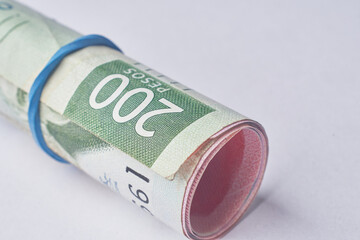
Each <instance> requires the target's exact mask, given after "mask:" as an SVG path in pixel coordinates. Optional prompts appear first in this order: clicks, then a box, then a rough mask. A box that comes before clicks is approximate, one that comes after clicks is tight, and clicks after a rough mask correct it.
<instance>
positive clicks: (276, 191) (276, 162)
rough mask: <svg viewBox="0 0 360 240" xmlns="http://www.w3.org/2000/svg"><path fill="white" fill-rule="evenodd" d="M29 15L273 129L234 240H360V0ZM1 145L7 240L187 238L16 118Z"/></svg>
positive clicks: (1, 122)
mask: <svg viewBox="0 0 360 240" xmlns="http://www.w3.org/2000/svg"><path fill="white" fill-rule="evenodd" d="M22 2H28V3H27V4H31V6H32V7H33V8H35V9H37V10H39V11H41V12H43V13H46V14H47V15H48V16H52V17H53V18H55V19H57V20H58V21H59V22H62V23H64V24H66V25H68V26H72V27H73V28H74V29H76V30H79V31H80V32H82V33H99V34H104V35H105V36H108V37H109V38H111V39H112V40H114V41H115V42H116V43H118V44H119V45H120V46H121V47H122V49H123V50H124V51H125V53H126V54H127V55H129V56H131V57H133V58H135V59H137V60H139V61H141V62H143V63H145V64H147V65H148V66H151V67H152V68H154V69H157V70H159V71H160V72H162V73H164V74H166V75H168V76H170V77H172V78H173V79H176V80H178V81H181V82H182V83H184V84H185V85H188V86H189V87H191V88H193V89H196V90H198V91H200V92H201V93H204V94H205V95H208V96H210V97H212V98H214V99H216V100H218V101H219V102H221V103H223V104H225V105H227V106H230V107H232V108H234V109H236V110H237V111H239V112H241V113H243V114H245V115H247V116H249V117H252V118H254V119H256V120H258V121H260V122H261V123H262V124H263V125H264V126H265V128H266V130H267V133H268V136H269V140H270V157H269V164H268V169H267V172H266V176H265V179H264V182H263V186H262V188H261V190H260V192H259V195H258V196H257V198H256V200H255V202H254V204H253V205H252V207H251V209H250V212H249V213H248V214H247V216H246V218H245V219H244V220H243V221H242V222H241V223H240V224H239V225H238V226H236V227H235V228H234V229H233V230H232V231H231V232H230V233H229V234H228V235H227V236H226V237H225V238H224V239H259V240H263V239H286V240H287V239H292V240H293V239H295V240H296V239H299V240H300V239H301V240H303V239H314V240H315V239H316V240H319V239H326V240H328V239H360V230H359V226H360V210H359V199H360V191H359V183H360V174H359V171H360V161H359V160H360V157H359V156H360V137H359V134H360V2H359V1H358V0H354V1H340V0H339V1H325V0H324V1H320V0H316V1H314V0H305V1H300V0H299V1H287V0H278V1H267V0H261V1H235V0H234V1H228V2H226V3H225V1H217V2H216V3H210V1H201V2H200V1H197V2H196V3H195V1H177V2H175V1H171V2H170V1H155V0H152V1H142V2H140V1H131V2H130V1H123V2H120V1H116V0H112V1H110V0H109V1H85V0H81V1H80V0H78V1H72V0H62V1H45V0H42V1H41V0H32V1H25V0H23V1H22ZM30 2H31V3H30ZM0 133H1V138H0V151H1V160H0V176H1V181H0V239H52V240H56V239H76V240H78V239H183V237H182V236H181V235H180V234H178V233H177V232H174V231H172V230H171V229H170V228H168V227H167V226H165V225H164V224H162V223H160V222H159V221H157V220H154V219H153V218H151V217H148V215H146V214H144V213H143V212H142V211H141V210H139V209H137V208H136V207H134V206H132V204H131V203H128V202H127V201H125V200H123V199H122V198H121V197H120V196H117V195H115V194H114V193H112V192H110V191H109V190H107V189H106V188H105V187H103V186H101V185H100V184H98V183H96V182H95V181H93V180H91V179H90V178H88V177H87V176H86V175H84V174H83V173H81V172H79V171H78V170H76V169H75V168H74V167H71V166H67V165H62V164H59V163H56V162H55V161H53V160H51V159H50V158H49V157H47V156H46V155H45V154H44V153H42V152H41V150H40V149H39V148H38V147H37V146H36V145H35V142H34V141H33V140H32V139H31V137H30V136H29V135H27V134H26V133H24V132H22V131H21V130H19V129H17V128H15V127H13V126H12V125H11V124H10V123H9V122H8V121H6V120H5V119H3V118H0ZM64 203H65V205H66V207H64Z"/></svg>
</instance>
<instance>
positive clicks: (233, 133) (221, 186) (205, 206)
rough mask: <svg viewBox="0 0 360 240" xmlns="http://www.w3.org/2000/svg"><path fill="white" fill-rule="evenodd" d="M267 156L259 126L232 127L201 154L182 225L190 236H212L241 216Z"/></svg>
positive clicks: (252, 195)
mask: <svg viewBox="0 0 360 240" xmlns="http://www.w3.org/2000/svg"><path fill="white" fill-rule="evenodd" d="M266 158H267V139H266V136H265V133H264V132H263V130H262V128H261V126H260V125H259V124H257V123H255V122H250V123H249V122H247V123H245V124H240V125H237V126H233V127H231V128H230V129H228V130H226V131H224V133H223V134H220V137H218V139H217V140H216V142H215V143H214V144H213V145H212V146H211V147H210V149H209V150H207V152H206V153H205V154H204V155H203V158H202V159H201V160H200V162H199V163H198V166H197V169H196V170H195V171H194V173H193V175H192V177H191V179H190V181H189V184H188V187H187V188H188V189H187V190H188V197H187V199H186V201H187V202H186V203H185V204H186V206H185V209H186V210H185V213H184V217H185V220H184V224H185V232H186V233H185V234H187V235H188V237H190V238H193V239H212V238H216V237H219V236H220V235H222V234H224V233H225V232H226V231H227V230H229V229H230V228H231V227H232V226H233V225H234V224H235V223H236V222H237V221H238V220H239V219H240V217H241V216H242V215H243V213H244V212H245V211H246V209H247V207H248V206H249V204H250V203H251V201H252V200H253V198H254V197H255V195H256V192H257V190H258V188H259V186H260V183H261V180H262V177H263V174H264V170H265V165H266Z"/></svg>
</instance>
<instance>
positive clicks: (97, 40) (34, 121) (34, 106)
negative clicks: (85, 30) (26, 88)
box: [28, 35, 122, 163]
mask: <svg viewBox="0 0 360 240" xmlns="http://www.w3.org/2000/svg"><path fill="white" fill-rule="evenodd" d="M89 46H106V47H110V48H112V49H115V50H117V51H120V52H121V53H122V51H121V50H120V48H118V47H117V46H116V45H115V44H114V43H113V42H111V41H110V40H109V39H107V38H105V37H103V36H100V35H87V36H83V37H80V38H78V39H76V40H75V41H73V42H71V43H69V44H67V45H65V46H63V47H61V48H60V49H59V50H58V51H57V52H56V53H55V54H54V56H53V57H52V58H51V59H50V61H49V62H48V63H47V64H46V66H45V67H44V69H43V70H42V71H41V72H40V74H39V75H38V76H37V77H36V79H35V81H34V83H33V85H32V86H31V89H30V93H29V110H28V119H29V126H30V130H31V133H32V135H33V137H34V139H35V141H36V143H37V144H38V145H39V146H40V148H42V149H43V150H44V152H46V153H47V154H48V155H50V156H51V157H52V158H54V159H55V160H56V161H59V162H61V163H68V161H66V160H65V159H63V158H62V157H60V156H59V155H58V154H56V153H55V152H53V151H52V150H51V149H50V148H49V147H48V146H47V144H46V142H45V139H44V136H43V133H42V130H41V125H40V109H39V106H40V98H41V93H42V91H43V89H44V87H45V84H46V82H47V80H48V78H49V77H50V75H51V74H52V73H53V72H54V70H55V69H56V68H57V67H58V65H59V64H60V63H61V61H62V60H63V59H64V58H65V57H66V56H68V55H69V54H71V53H73V52H76V51H78V50H81V49H83V48H86V47H89Z"/></svg>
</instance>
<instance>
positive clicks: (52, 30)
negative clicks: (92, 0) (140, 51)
mask: <svg viewBox="0 0 360 240" xmlns="http://www.w3.org/2000/svg"><path fill="white" fill-rule="evenodd" d="M80 36H81V34H79V33H77V32H75V31H73V30H71V29H69V28H67V27H65V26H62V25H61V24H59V23H57V22H55V21H54V20H51V19H49V18H47V17H45V16H43V15H41V14H40V13H37V12H35V11H34V10H32V9H30V8H28V7H26V6H24V5H21V4H19V3H17V2H15V1H9V0H5V1H2V0H0V112H1V113H2V114H3V115H4V116H6V117H7V118H9V119H10V120H11V121H13V122H15V123H16V124H17V125H19V126H20V127H22V128H25V129H29V128H28V118H27V111H28V107H29V102H28V93H29V91H30V88H31V86H32V84H33V82H34V79H35V78H36V77H37V75H38V74H39V73H40V72H41V70H42V69H43V68H44V67H45V65H46V64H47V62H48V61H49V60H50V58H51V57H52V56H53V55H54V54H55V53H56V52H57V51H58V49H59V48H61V47H62V46H64V45H66V44H68V43H70V42H72V41H74V40H75V39H77V38H79V37H80ZM40 101H41V108H40V117H41V128H42V131H43V134H44V137H45V140H46V143H47V145H48V146H49V147H50V148H51V149H52V150H53V151H54V152H56V153H57V154H58V155H59V156H61V157H63V158H64V159H66V160H67V161H69V162H70V163H72V164H73V165H75V166H76V167H78V168H80V169H81V170H83V171H85V172H86V173H87V174H89V175H90V176H92V177H93V178H95V179H97V180H98V181H100V182H101V183H103V184H105V185H106V186H108V187H109V188H110V189H111V190H113V191H115V192H119V193H120V194H122V195H123V196H125V197H126V198H128V199H129V200H131V201H133V202H134V203H136V204H137V205H139V207H141V208H142V209H143V210H144V211H146V212H147V213H149V214H152V215H154V216H156V217H158V218H160V219H161V220H163V221H164V222H165V223H167V224H168V225H170V226H172V227H173V228H175V229H177V230H178V231H180V232H183V233H185V235H186V236H188V237H190V238H198V239H203V238H204V239H205V238H208V237H209V236H214V237H217V236H218V235H217V234H218V233H217V232H219V233H220V232H221V233H222V232H224V231H225V230H226V229H227V228H228V227H229V226H230V225H231V224H227V225H229V226H227V225H226V224H223V223H221V224H223V225H226V229H225V227H224V229H222V230H221V231H220V230H216V231H215V230H214V231H212V232H211V231H209V232H210V233H208V235H206V234H200V233H199V234H197V235H196V234H195V233H188V232H191V231H192V230H189V229H187V227H186V224H188V222H189V220H188V219H186V214H187V211H190V210H189V209H190V205H191V201H190V200H191V199H192V198H193V194H194V193H195V189H196V187H195V186H197V184H198V183H199V179H201V176H202V174H203V173H204V171H205V168H206V166H207V164H209V161H210V160H209V161H208V160H201V159H203V158H204V156H205V155H206V153H207V152H209V151H210V150H211V151H215V150H213V148H214V149H217V150H216V151H219V149H220V148H221V147H222V146H223V145H224V144H225V142H227V141H229V139H231V138H232V137H233V136H234V135H235V133H238V132H239V131H240V128H239V126H240V125H241V124H239V123H244V122H246V123H249V121H250V120H247V118H246V117H244V116H243V115H241V114H239V113H237V112H235V111H233V110H231V109H229V108H227V107H225V106H223V105H221V104H219V103H217V102H215V101H213V100H211V99H209V98H207V97H205V96H203V95H201V94H199V93H197V92H196V91H194V90H192V89H189V88H188V87H186V86H184V85H182V84H181V83H179V82H177V81H174V80H172V79H170V78H168V77H166V76H164V75H162V74H161V73H159V72H157V71H155V70H153V69H151V68H149V67H147V66H145V65H143V64H141V63H139V62H137V61H136V60H133V59H131V58H129V57H127V56H125V55H123V54H122V53H120V52H118V51H116V50H113V49H110V48H108V47H104V46H93V47H87V48H85V49H82V50H79V51H77V52H75V53H73V54H71V55H69V56H67V57H66V58H65V59H64V60H63V61H62V62H61V64H60V65H59V66H58V67H57V69H56V71H55V72H54V73H53V74H52V75H51V76H50V78H49V79H48V82H47V84H46V86H45V88H44V91H43V93H42V95H41V100H40ZM251 124H253V125H251V128H252V129H255V130H254V131H257V134H258V135H259V136H260V137H259V138H261V139H262V140H261V141H265V143H261V144H262V145H261V144H260V145H259V149H260V150H261V151H262V152H261V153H259V156H260V157H259V158H254V159H255V160H254V159H250V158H249V160H246V161H248V162H246V161H245V160H244V161H243V164H245V165H246V166H247V167H248V166H257V167H254V169H255V168H256V169H255V170H248V171H249V172H251V173H252V175H251V176H252V177H253V178H249V179H252V180H251V181H249V182H248V183H246V186H244V187H242V188H241V189H251V190H249V192H248V193H246V194H247V195H246V199H252V197H253V195H254V194H253V193H252V191H253V189H257V188H258V184H259V182H261V178H262V174H263V171H264V166H265V162H266V153H267V146H266V137H264V136H262V135H261V134H264V133H263V132H262V129H261V126H259V125H257V124H256V123H251ZM229 126H232V127H231V128H229ZM241 126H242V125H241ZM232 128H236V129H238V130H236V131H232V130H231V129H232ZM229 129H230V130H229ZM259 129H260V130H259ZM249 139H250V138H249ZM264 139H265V140H264ZM244 141H245V140H244ZM248 142H249V144H253V145H254V144H255V143H253V142H254V141H253V142H251V141H250V140H249V141H248ZM215 143H216V144H215ZM256 144H257V142H256ZM215 145H216V146H215ZM249 149H250V148H249ZM252 149H255V148H252ZM249 151H255V150H249ZM257 152H259V151H258V150H256V153H257ZM253 154H255V152H254V153H253ZM206 156H207V158H209V159H210V158H211V157H213V156H212V155H211V154H208V155H206ZM202 161H203V162H202ZM258 163H259V164H258ZM260 163H261V164H260ZM201 164H204V165H203V167H202V168H201V167H199V166H200V165H201ZM257 164H258V165H257ZM224 169H225V168H224ZM244 175H245V174H244ZM192 179H195V180H194V181H193V180H192ZM191 184H193V185H191ZM135 186H136V187H135ZM254 186H255V187H254ZM254 192H256V191H254ZM226 194H227V193H226ZM244 196H245V195H244ZM249 196H250V197H249ZM188 198H189V199H190V200H189V201H190V203H189V204H190V205H187V202H186V199H188ZM244 199H245V197H244ZM244 201H245V200H244ZM245 202H248V200H246V201H245ZM229 205H231V204H229ZM245 206H246V204H245V205H244V207H245ZM242 208H243V207H241V209H242ZM239 209H240V207H239ZM236 211H238V210H236ZM239 211H240V210H239ZM241 211H242V210H241ZM217 214H218V213H217ZM184 216H185V217H184ZM229 219H230V218H229ZM231 221H233V220H231ZM190 228H191V227H190ZM199 229H200V228H199ZM198 232H201V230H198ZM213 232H215V233H216V234H215V233H213ZM202 235H203V236H202ZM205 235H206V236H205Z"/></svg>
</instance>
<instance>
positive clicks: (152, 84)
mask: <svg viewBox="0 0 360 240" xmlns="http://www.w3.org/2000/svg"><path fill="white" fill-rule="evenodd" d="M123 73H125V74H127V75H128V76H130V77H131V78H133V79H136V80H140V82H142V83H144V84H146V86H147V87H149V88H153V89H154V88H155V90H156V91H158V92H160V93H163V92H166V91H169V90H170V88H164V87H162V83H160V82H158V81H156V80H155V79H153V78H150V77H147V76H146V75H145V74H144V73H142V72H138V70H137V69H135V68H128V69H126V70H124V71H123Z"/></svg>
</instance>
